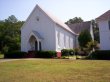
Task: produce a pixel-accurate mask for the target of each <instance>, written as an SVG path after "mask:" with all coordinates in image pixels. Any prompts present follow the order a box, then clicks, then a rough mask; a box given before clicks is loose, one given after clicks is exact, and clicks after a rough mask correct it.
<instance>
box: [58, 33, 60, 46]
mask: <svg viewBox="0 0 110 82" xmlns="http://www.w3.org/2000/svg"><path fill="white" fill-rule="evenodd" d="M57 38H58V45H59V46H60V32H58V33H57Z"/></svg>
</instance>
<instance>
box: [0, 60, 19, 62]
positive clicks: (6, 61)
mask: <svg viewBox="0 0 110 82" xmlns="http://www.w3.org/2000/svg"><path fill="white" fill-rule="evenodd" d="M15 60H20V59H0V62H7V61H15Z"/></svg>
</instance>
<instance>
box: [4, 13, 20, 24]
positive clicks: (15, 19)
mask: <svg viewBox="0 0 110 82" xmlns="http://www.w3.org/2000/svg"><path fill="white" fill-rule="evenodd" d="M5 21H6V22H11V23H16V22H17V21H18V19H17V18H16V17H15V16H14V15H11V16H9V17H8V19H5Z"/></svg>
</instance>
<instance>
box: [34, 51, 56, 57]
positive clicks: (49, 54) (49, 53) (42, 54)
mask: <svg viewBox="0 0 110 82" xmlns="http://www.w3.org/2000/svg"><path fill="white" fill-rule="evenodd" d="M35 57H37V58H54V57H56V51H36V52H35Z"/></svg>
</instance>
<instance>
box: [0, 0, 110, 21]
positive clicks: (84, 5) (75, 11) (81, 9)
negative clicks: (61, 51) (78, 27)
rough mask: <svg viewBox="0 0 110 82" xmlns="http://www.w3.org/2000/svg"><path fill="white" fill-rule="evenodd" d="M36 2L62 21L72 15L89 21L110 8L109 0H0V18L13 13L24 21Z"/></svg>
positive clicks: (2, 18)
mask: <svg viewBox="0 0 110 82" xmlns="http://www.w3.org/2000/svg"><path fill="white" fill-rule="evenodd" d="M36 4H38V5H39V6H41V7H42V8H43V9H45V10H46V11H48V12H49V13H52V14H53V15H55V16H56V17H57V18H58V19H60V20H62V21H63V22H66V21H67V20H69V19H71V18H74V17H81V18H82V19H83V20H84V21H90V20H92V19H95V18H96V17H98V16H100V15H101V14H103V13H104V12H106V11H108V10H110V0H0V20H4V19H6V18H8V17H9V16H10V15H15V16H16V18H17V19H19V20H21V21H25V20H26V19H27V17H28V16H29V14H30V13H31V12H32V10H33V8H34V7H35V5H36Z"/></svg>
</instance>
